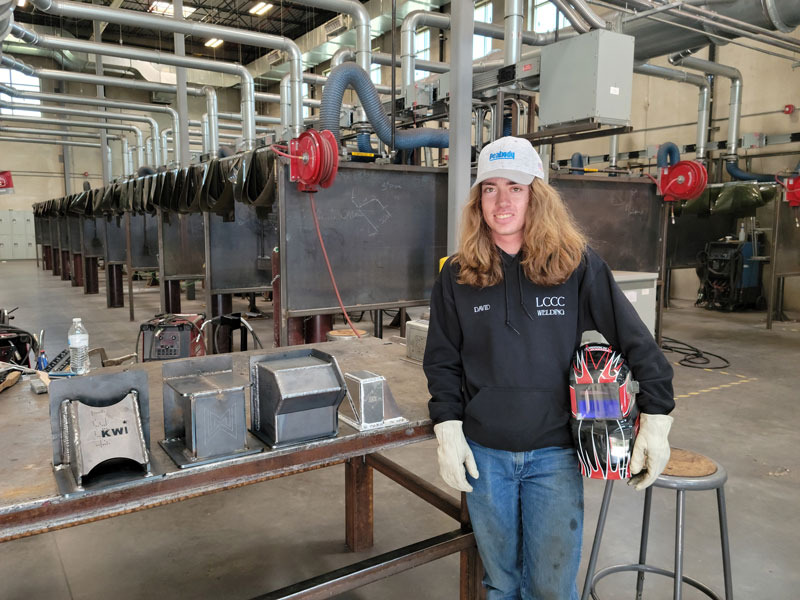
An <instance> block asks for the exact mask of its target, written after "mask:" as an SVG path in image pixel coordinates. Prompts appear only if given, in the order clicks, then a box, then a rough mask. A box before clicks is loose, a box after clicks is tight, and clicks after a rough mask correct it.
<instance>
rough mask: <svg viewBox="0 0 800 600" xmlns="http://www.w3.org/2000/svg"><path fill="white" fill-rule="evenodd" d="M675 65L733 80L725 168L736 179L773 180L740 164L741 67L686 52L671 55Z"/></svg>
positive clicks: (769, 176) (772, 177)
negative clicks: (743, 167) (742, 167)
mask: <svg viewBox="0 0 800 600" xmlns="http://www.w3.org/2000/svg"><path fill="white" fill-rule="evenodd" d="M669 62H670V63H672V64H673V65H681V66H684V67H686V68H688V69H695V70H698V71H702V72H704V73H706V74H711V75H719V76H721V77H727V78H728V79H730V80H731V96H730V103H729V112H728V147H727V149H726V152H727V154H726V155H725V169H726V170H727V171H728V173H729V174H730V176H731V177H733V178H734V179H741V180H745V181H773V180H774V175H771V174H767V173H763V174H762V173H748V172H747V171H742V170H741V169H740V168H739V166H738V164H737V161H738V151H739V122H740V120H741V116H742V73H741V72H740V71H739V69H736V68H734V67H730V66H727V65H720V64H718V63H715V62H711V61H710V60H703V59H700V58H695V57H694V56H687V55H686V54H684V53H679V54H673V55H672V56H670V57H669Z"/></svg>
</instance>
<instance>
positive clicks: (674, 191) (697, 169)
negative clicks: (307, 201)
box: [658, 160, 708, 202]
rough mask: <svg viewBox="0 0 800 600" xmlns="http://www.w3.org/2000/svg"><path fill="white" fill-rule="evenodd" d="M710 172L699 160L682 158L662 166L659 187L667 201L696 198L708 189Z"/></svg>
mask: <svg viewBox="0 0 800 600" xmlns="http://www.w3.org/2000/svg"><path fill="white" fill-rule="evenodd" d="M707 184H708V172H707V171H706V168H705V167H704V166H703V165H702V164H701V163H699V162H697V161H694V160H682V161H680V162H678V163H675V164H674V165H671V166H669V167H662V168H661V173H660V175H659V184H658V189H659V192H660V193H661V194H663V196H664V201H665V202H676V201H678V200H694V199H695V198H697V197H698V196H699V195H700V194H702V193H703V191H704V190H705V189H706V185H707Z"/></svg>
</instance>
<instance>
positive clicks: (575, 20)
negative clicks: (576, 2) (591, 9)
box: [552, 0, 589, 33]
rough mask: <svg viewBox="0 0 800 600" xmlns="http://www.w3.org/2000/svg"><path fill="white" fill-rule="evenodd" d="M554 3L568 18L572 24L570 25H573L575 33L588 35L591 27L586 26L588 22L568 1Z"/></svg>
mask: <svg viewBox="0 0 800 600" xmlns="http://www.w3.org/2000/svg"><path fill="white" fill-rule="evenodd" d="M552 2H553V4H555V5H556V7H557V8H558V10H559V11H561V13H562V14H563V15H564V16H565V17H566V18H567V21H569V22H570V25H572V27H573V28H574V29H575V31H577V32H578V33H586V32H587V31H589V26H588V25H587V24H586V21H584V20H583V19H582V18H581V16H580V15H579V14H578V13H577V11H576V10H575V9H574V8H572V6H571V5H570V4H569V3H568V2H567V1H566V0H552Z"/></svg>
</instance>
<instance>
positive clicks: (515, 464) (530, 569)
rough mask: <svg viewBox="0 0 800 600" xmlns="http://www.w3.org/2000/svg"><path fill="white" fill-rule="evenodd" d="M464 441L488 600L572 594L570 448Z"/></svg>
mask: <svg viewBox="0 0 800 600" xmlns="http://www.w3.org/2000/svg"><path fill="white" fill-rule="evenodd" d="M467 442H468V443H469V445H470V448H472V453H473V455H474V456H475V462H476V463H477V465H478V472H479V474H480V477H479V478H478V479H473V478H472V477H470V476H469V474H467V479H468V480H469V482H470V484H471V485H472V487H473V491H472V492H471V493H468V494H467V506H468V507H469V516H470V520H471V521H472V528H473V530H474V532H475V539H476V541H477V543H478V552H479V554H480V556H481V560H482V561H483V567H484V570H485V571H486V576H485V577H484V579H483V583H484V585H485V586H486V589H487V591H488V594H487V600H506V599H508V600H511V599H514V600H517V599H524V600H570V599H571V600H577V598H578V589H577V585H576V578H577V576H578V566H579V564H580V560H581V541H582V537H583V479H582V477H581V472H580V467H579V465H578V459H577V457H576V455H575V450H574V449H573V448H554V447H553V448H541V449H539V450H531V451H529V452H508V451H505V450H492V449H491V448H485V447H483V446H481V445H479V444H476V443H475V442H473V441H472V440H467Z"/></svg>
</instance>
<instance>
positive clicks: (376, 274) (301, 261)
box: [278, 164, 447, 311]
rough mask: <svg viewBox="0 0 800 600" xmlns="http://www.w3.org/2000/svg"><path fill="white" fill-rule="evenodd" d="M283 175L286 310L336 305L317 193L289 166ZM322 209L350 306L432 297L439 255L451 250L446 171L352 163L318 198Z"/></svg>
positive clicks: (333, 262)
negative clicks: (295, 178) (304, 188)
mask: <svg viewBox="0 0 800 600" xmlns="http://www.w3.org/2000/svg"><path fill="white" fill-rule="evenodd" d="M279 176H280V184H281V185H279V192H278V193H279V202H280V203H282V206H281V210H283V211H285V231H282V232H281V235H282V236H285V245H283V246H282V248H285V256H284V257H283V259H284V260H285V264H286V269H285V270H284V271H283V275H282V277H283V285H285V286H286V294H287V296H286V297H287V304H286V306H284V309H288V310H289V311H295V310H310V309H319V308H327V307H335V306H337V301H336V296H335V294H334V292H333V287H332V286H331V282H330V278H329V276H328V271H327V268H326V266H325V261H324V259H323V255H322V251H321V250H320V245H319V241H318V240H317V234H316V230H315V228H314V221H313V219H312V216H311V201H310V195H309V194H305V193H302V192H299V191H298V190H297V186H296V185H295V184H293V183H290V182H289V169H288V167H287V166H286V165H281V167H280V174H279ZM316 204H317V214H318V216H319V223H320V229H321V230H322V237H323V240H324V241H325V245H326V248H327V252H328V256H329V258H330V261H331V266H332V268H333V272H334V275H335V276H336V282H337V284H338V286H339V292H340V293H341V296H342V300H343V302H344V304H345V305H346V306H357V305H370V304H378V303H393V302H413V301H424V300H427V299H429V298H430V293H431V288H432V286H433V282H434V279H435V278H436V274H437V272H438V262H439V258H440V257H442V256H445V255H446V253H447V172H446V170H444V169H430V168H422V167H405V166H395V165H371V164H363V165H359V164H345V165H342V166H341V167H340V170H339V174H338V175H337V177H336V181H335V183H334V184H333V186H331V187H330V188H328V189H326V190H320V191H319V193H317V194H316ZM282 224H283V222H282Z"/></svg>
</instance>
